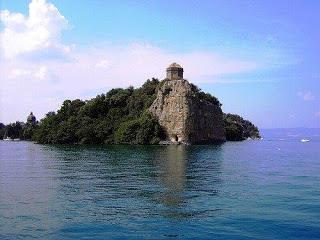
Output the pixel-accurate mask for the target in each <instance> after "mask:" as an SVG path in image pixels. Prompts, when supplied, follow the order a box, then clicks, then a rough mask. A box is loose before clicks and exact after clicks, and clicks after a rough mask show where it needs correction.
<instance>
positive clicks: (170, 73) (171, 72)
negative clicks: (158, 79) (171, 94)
mask: <svg viewBox="0 0 320 240" xmlns="http://www.w3.org/2000/svg"><path fill="white" fill-rule="evenodd" d="M167 79H169V80H178V79H183V68H182V67H181V66H180V65H179V64H177V63H175V62H174V63H172V64H170V66H169V67H168V68H167Z"/></svg>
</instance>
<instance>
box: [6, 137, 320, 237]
mask: <svg viewBox="0 0 320 240" xmlns="http://www.w3.org/2000/svg"><path fill="white" fill-rule="evenodd" d="M268 134H269V135H270V136H267V137H265V138H264V139H263V140H261V141H244V142H237V143H225V144H223V145H220V146H107V147H88V146H87V147H83V146H46V145H38V144H33V143H30V142H4V141H0V239H1V240H4V239H15V240H16V239H32V238H37V239H127V238H129V239H141V238H144V239H195V238H196V239H212V238H214V239H319V238H320V137H319V136H317V135H314V136H311V138H312V137H313V138H312V141H310V142H308V143H301V142H300V137H299V136H297V135H294V136H287V135H288V134H287V135H283V134H282V135H283V136H282V135H281V134H280V135H281V136H278V135H276V134H274V133H272V134H271V133H270V132H267V134H266V135H268ZM280 137H283V138H280Z"/></svg>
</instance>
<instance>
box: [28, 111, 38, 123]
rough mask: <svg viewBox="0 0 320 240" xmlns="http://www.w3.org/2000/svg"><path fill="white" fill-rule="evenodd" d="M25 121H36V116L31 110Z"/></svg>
mask: <svg viewBox="0 0 320 240" xmlns="http://www.w3.org/2000/svg"><path fill="white" fill-rule="evenodd" d="M27 122H28V123H35V122H36V117H35V116H34V115H33V113H32V112H31V113H30V115H29V116H28V118H27Z"/></svg>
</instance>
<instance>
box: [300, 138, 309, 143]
mask: <svg viewBox="0 0 320 240" xmlns="http://www.w3.org/2000/svg"><path fill="white" fill-rule="evenodd" d="M301 142H303V143H305V142H310V140H309V139H301Z"/></svg>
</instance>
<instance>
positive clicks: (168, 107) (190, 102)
mask: <svg viewBox="0 0 320 240" xmlns="http://www.w3.org/2000/svg"><path fill="white" fill-rule="evenodd" d="M149 111H150V113H151V114H152V115H153V116H155V117H156V118H157V119H158V121H159V123H160V125H161V126H162V127H163V128H164V129H165V131H166V135H167V140H169V141H171V142H173V143H185V144H195V143H198V144H201V143H214V142H223V141H225V140H226V134H225V128H224V122H223V113H222V110H221V107H220V103H219V102H218V100H217V99H215V98H214V99H213V97H210V98H209V97H208V95H206V94H205V93H203V92H200V91H199V89H197V88H196V87H195V86H194V85H192V84H190V83H189V82H188V81H187V80H185V79H179V80H169V79H167V80H164V81H163V82H162V85H161V86H160V87H159V89H158V92H157V96H156V99H155V101H154V102H153V103H152V105H151V106H150V108H149Z"/></svg>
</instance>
